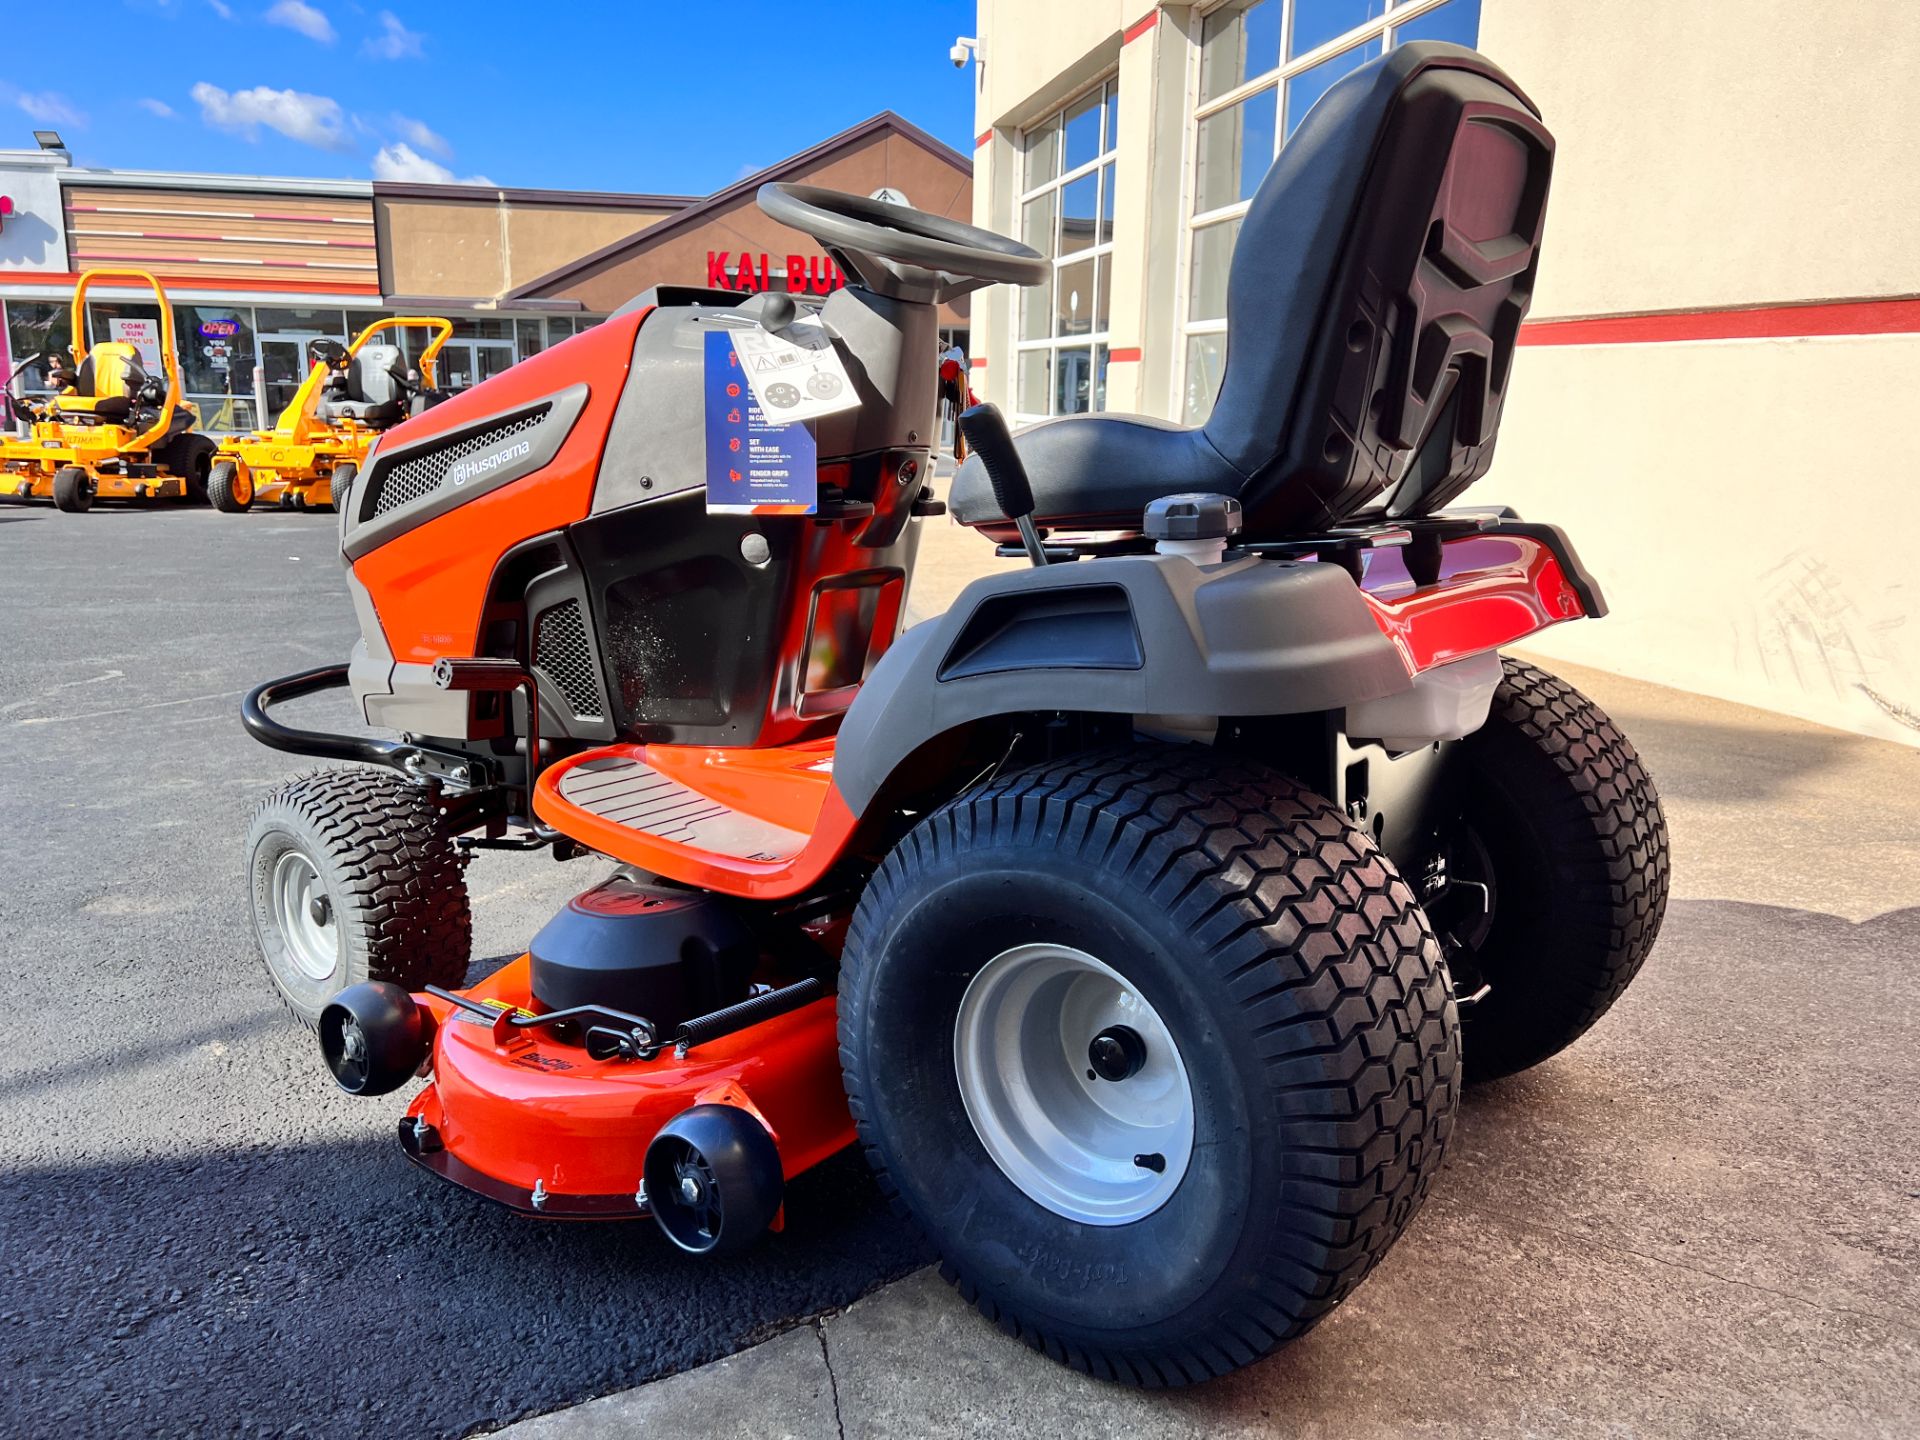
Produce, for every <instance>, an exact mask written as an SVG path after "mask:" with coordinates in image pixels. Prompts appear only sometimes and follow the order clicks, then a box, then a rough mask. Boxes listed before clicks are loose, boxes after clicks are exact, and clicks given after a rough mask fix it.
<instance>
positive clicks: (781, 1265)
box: [0, 506, 926, 1437]
mask: <svg viewBox="0 0 1920 1440" xmlns="http://www.w3.org/2000/svg"><path fill="white" fill-rule="evenodd" d="M0 615H4V616H6V617H7V621H6V631H5V637H4V639H3V640H0V836H4V838H5V849H4V856H3V858H0V942H3V943H4V946H5V959H6V967H7V970H8V972H9V974H8V980H7V984H6V992H7V995H6V1013H7V1017H8V1021H9V1023H8V1024H7V1027H6V1030H7V1033H6V1036H5V1039H4V1042H0V1434H4V1435H7V1436H10V1437H12V1436H18V1437H25V1436H38V1435H62V1436H78V1435H116V1436H119V1435H135V1434H165V1435H184V1434H248V1433H255V1432H260V1433H272V1434H276V1435H453V1434H460V1433H464V1432H466V1431H469V1430H471V1429H473V1428H475V1427H476V1426H482V1425H488V1426H490V1425H495V1424H499V1423H501V1422H503V1421H506V1420H509V1419H512V1418H513V1417H515V1416H519V1415H525V1414H529V1413H533V1412H538V1411H545V1410H551V1409H553V1408H555V1407H557V1406H561V1405H566V1404H569V1403H571V1402H574V1401H577V1400H581V1399H584V1398H586V1397H588V1396H591V1395H595V1394H600V1393H604V1392H606V1391H609V1390H614V1389H618V1388H621V1387H623V1386H630V1385H634V1384H638V1383H640V1382H642V1381H645V1380H648V1379H650V1378H652V1377H654V1376H658V1375H662V1374H666V1373H669V1372H672V1371H676V1370H680V1369H684V1368H685V1367H687V1366H690V1365H696V1364H699V1363H700V1362H702V1361H706V1360H710V1359H712V1358H714V1357H715V1356H718V1355H723V1354H726V1353H728V1352H730V1351H733V1350H736V1349H738V1348H739V1347H740V1346H741V1345H742V1344H744V1343H747V1342H749V1341H751V1340H752V1339H754V1338H755V1337H756V1336H758V1335H760V1334H762V1333H766V1332H768V1331H769V1330H770V1329H771V1328H772V1327H775V1326H777V1325H779V1324H781V1323H783V1322H785V1321H788V1320H790V1319H792V1318H793V1317H795V1316H804V1315H808V1314H811V1313H815V1312H818V1311H822V1310H826V1309H830V1308H833V1307H838V1306H843V1305H845V1304H846V1303H848V1302H849V1301H851V1300H853V1299H854V1298H855V1297H856V1296H858V1295H860V1294H861V1293H863V1292H865V1291H867V1290H869V1289H870V1288H872V1287H873V1286H875V1285H877V1284H879V1283H881V1282H882V1281H885V1280H887V1279H889V1278H892V1277H894V1276H897V1275H900V1274H902V1273H904V1272H906V1271H907V1270H910V1269H911V1268H913V1267H914V1266H915V1265H917V1264H920V1263H922V1262H923V1261H924V1259H925V1258H926V1257H925V1256H924V1254H923V1253H922V1252H921V1251H920V1250H919V1248H918V1247H917V1245H916V1243H915V1242H914V1241H913V1240H912V1239H911V1238H909V1236H908V1235H907V1233H906V1232H905V1230H904V1229H903V1228H902V1227H901V1226H900V1225H899V1224H898V1223H896V1222H895V1221H894V1220H893V1219H892V1218H891V1217H890V1216H889V1215H888V1214H887V1212H886V1210H885V1207H884V1205H883V1204H882V1202H881V1201H880V1199H879V1197H878V1195H877V1193H876V1192H875V1190H874V1189H873V1187H872V1185H871V1183H870V1182H869V1180H868V1179H867V1176H866V1172H865V1170H864V1168H863V1167H862V1166H861V1165H860V1163H859V1162H858V1160H857V1158H856V1157H854V1156H851V1155H845V1156H842V1157H840V1158H839V1159H838V1160H836V1161H834V1162H832V1163H830V1164H828V1165H827V1166H824V1167H822V1168H821V1169H820V1170H819V1171H816V1172H814V1173H813V1174H811V1175H808V1176H806V1177H803V1178H802V1179H800V1180H799V1181H797V1182H796V1183H795V1185H794V1186H793V1189H792V1190H791V1192H790V1201H791V1203H790V1205H789V1210H788V1214H789V1217H790V1223H789V1225H788V1228H787V1230H786V1232H785V1234H784V1235H783V1236H782V1237H781V1238H780V1241H779V1243H778V1244H769V1245H763V1246H760V1247H758V1248H756V1249H755V1250H754V1251H752V1252H751V1253H750V1254H748V1255H747V1256H745V1257H743V1258H741V1259H738V1260H735V1261H731V1262H719V1263H712V1262H701V1261H697V1260H694V1259H691V1258H689V1257H686V1256H683V1255H681V1254H680V1253H679V1252H677V1251H675V1250H673V1249H672V1248H671V1247H670V1246H668V1245H667V1244H666V1243H665V1241H664V1240H663V1238H662V1237H660V1236H659V1235H658V1234H657V1233H656V1231H655V1229H654V1227H653V1225H652V1224H651V1223H650V1222H638V1223H633V1224H626V1225H614V1226H590V1225H589V1226H578V1225H576V1226H568V1225H544V1224H538V1223H529V1222H525V1221H521V1220H517V1219H515V1218H512V1217H511V1216H509V1215H507V1214H506V1213H505V1212H503V1211H500V1210H498V1209H496V1208H494V1207H493V1206H492V1205H490V1204H488V1203H487V1202H485V1201H483V1200H479V1199H477V1198H475V1197H472V1196H469V1195H467V1194H465V1193H463V1192H461V1191H458V1190H456V1189H454V1188H453V1187H451V1186H449V1185H446V1184H445V1183H443V1182H441V1181H439V1180H437V1179H434V1178H433V1177H430V1176H427V1175H425V1174H423V1173H422V1172H420V1171H418V1170H416V1169H415V1168H414V1167H413V1166H412V1165H410V1164H409V1163H408V1162H407V1161H406V1159H405V1158H404V1157H403V1156H402V1155H401V1153H400V1150H399V1148H398V1146H397V1145H396V1144H395V1143H394V1141H393V1130H394V1123H395V1120H396V1119H397V1117H398V1116H399V1115H400V1114H401V1113H402V1111H403V1110H404V1108H405V1102H406V1099H407V1094H408V1093H409V1092H403V1093H401V1094H398V1095H390V1096H386V1097H383V1098H380V1099H377V1100H355V1099H351V1098H349V1097H347V1096H345V1095H342V1094H340V1093H339V1092H338V1091H336V1090H335V1088H334V1087H333V1084H332V1082H331V1080H330V1079H329V1078H328V1077H327V1075H326V1073H325V1071H324V1070H323V1069H322V1068H321V1066H320V1064H319V1060H318V1056H317V1052H316V1050H315V1048H314V1046H313V1042H312V1040H311V1039H310V1038H309V1037H308V1035H307V1034H306V1032H305V1031H303V1030H302V1029H300V1028H299V1027H298V1026H297V1025H296V1024H295V1023H294V1022H293V1021H292V1020H291V1019H289V1018H288V1016H287V1015H286V1014H285V1012H284V1011H283V1010H282V1009H281V1008H280V1004H279V1002H278V1000H277V999H276V998H275V995H274V993H273V991H272V989H271V988H270V986H269V983H268V981H267V979H266V977H265V975H264V973H263V972H262V970H261V964H260V960H259V958H258V956H257V954H256V952H255V948H254V940H253V936H252V930H251V926H250V922H249V920H248V918H247V915H246V908H245V893H244V887H243V881H242V855H241V843H242V839H243V836H244V833H245V830H246V825H247V819H248V816H249V813H250V811H251V808H252V806H253V804H254V802H255V801H256V800H257V799H258V798H259V797H260V796H261V795H262V794H264V793H265V792H266V791H267V790H269V789H270V788H272V786H273V785H274V784H275V783H276V782H277V781H279V780H280V779H281V778H283V777H285V776H287V775H290V774H293V773H296V772H298V771H299V770H301V769H304V768H307V765H308V763H309V762H303V761H301V760H300V759H299V757H295V756H289V755H282V754H279V753H276V752H274V751H270V750H267V749H264V748H262V747H261V746H259V745H257V744H255V743H254V742H253V741H252V740H250V739H249V738H248V737H247V735H246V734H245V732H244V731H243V730H242V729H241V726H240V721H239V711H238V707H239V703H240V699H241V696H242V694H243V693H244V692H245V691H246V690H247V689H248V688H249V687H251V686H252V685H253V684H255V683H257V682H258V681H260V680H262V679H265V678H268V677H270V676H273V675H278V674H285V673H288V672H290V671H294V670H299V669H304V668H307V667H309V666H313V665H318V664H325V663H329V662H332V661H337V660H341V659H344V658H345V656H346V653H347V648H348V646H349V645H350V643H351V642H352V640H353V638H354V633H355V632H354V625H353V619H352V615H351V613H350V610H349V608H348V603H347V599H346V595H345V591H344V587H343V580H342V575H341V572H340V570H339V568H338V559H337V550H336V548H335V541H334V520H333V517H332V516H330V515H301V514H294V513H283V512H265V513H259V512H256V513H253V514H249V515H243V516H224V515H217V514H215V513H213V512H212V511H209V510H198V509H184V508H182V509H159V508H156V509H151V510H126V509H112V508H109V507H106V506H101V507H98V508H96V509H95V510H94V511H93V512H92V513H90V514H87V515H78V516H75V515H61V514H57V513H55V512H54V511H53V510H51V509H50V508H48V507H44V506H43V507H38V508H31V509H29V508H23V507H17V506H5V507H0ZM292 713H293V714H294V715H295V716H296V717H304V718H305V719H306V721H307V722H309V723H312V724H317V725H333V726H346V725H349V724H350V718H349V714H348V706H347V704H346V702H344V701H343V700H340V699H334V698H329V697H315V698H314V699H313V700H311V701H307V702H303V703H302V706H301V707H299V708H297V709H294V710H293V711H292ZM597 865H598V862H594V861H590V860H583V861H575V862H571V863H569V864H567V865H559V864H556V863H555V862H554V861H553V860H551V859H550V858H548V857H547V856H546V855H544V854H541V855H534V856H525V855H483V856H481V857H480V858H478V859H477V860H476V861H475V862H474V864H473V866H472V868H471V870H470V871H469V874H468V880H469V884H470V886H471V889H472V892H473V895H474V897H475V905H474V908H475V955H476V957H478V964H480V965H482V966H487V965H491V964H493V963H497V962H498V960H499V959H501V958H503V957H505V956H508V955H511V954H517V953H518V952H519V951H520V950H521V949H523V948H524V946H525V944H526V942H527V940H528V939H529V938H530V937H531V936H532V934H533V932H534V931H535V930H536V929H537V928H538V927H539V926H540V924H541V923H543V922H544V921H545V920H546V919H547V918H548V917H549V916H550V915H551V914H552V913H553V912H554V910H555V909H556V908H558V906H559V905H560V904H561V903H563V901H564V900H565V898H566V897H567V896H568V895H570V894H572V893H574V892H575V891H576V890H578V889H582V888H584V887H585V886H587V885H588V884H590V883H592V882H593V881H594V880H595V879H597V878H599V876H600V874H601V873H603V869H602V868H596V867H597Z"/></svg>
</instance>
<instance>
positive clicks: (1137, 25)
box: [1120, 10, 1160, 45]
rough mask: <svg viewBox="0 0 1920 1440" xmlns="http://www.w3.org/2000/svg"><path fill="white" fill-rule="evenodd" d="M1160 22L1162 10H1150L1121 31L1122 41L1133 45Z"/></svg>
mask: <svg viewBox="0 0 1920 1440" xmlns="http://www.w3.org/2000/svg"><path fill="white" fill-rule="evenodd" d="M1159 23H1160V12H1159V11H1158V10H1149V11H1148V12H1147V13H1146V14H1144V15H1142V16H1141V17H1140V18H1139V19H1138V20H1136V21H1134V22H1133V24H1131V25H1129V26H1128V27H1127V28H1126V29H1125V30H1123V31H1121V32H1120V43H1121V44H1122V45H1131V44H1132V43H1133V42H1134V41H1136V40H1138V39H1139V38H1140V37H1141V36H1142V35H1144V34H1146V33H1147V32H1148V31H1149V30H1151V29H1153V27H1154V26H1156V25H1158V24H1159Z"/></svg>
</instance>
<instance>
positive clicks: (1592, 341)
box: [1520, 297, 1920, 345]
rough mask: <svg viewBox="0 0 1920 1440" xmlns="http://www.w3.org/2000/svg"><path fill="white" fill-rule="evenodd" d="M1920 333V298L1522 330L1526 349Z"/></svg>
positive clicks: (1615, 318) (1602, 319) (1545, 324)
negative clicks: (1539, 346) (1556, 346)
mask: <svg viewBox="0 0 1920 1440" xmlns="http://www.w3.org/2000/svg"><path fill="white" fill-rule="evenodd" d="M1914 333H1920V298H1911V297H1908V298H1901V299H1894V300H1835V301H1823V302H1816V303H1813V304H1796V305H1748V306H1739V307H1733V308H1729V309H1724V310H1671V311H1663V312H1661V313H1659V314H1651V315H1597V316H1593V317H1590V318H1588V319H1582V320H1538V321H1530V322H1529V323H1527V324H1525V325H1522V326H1521V327H1520V343H1521V344H1522V345H1662V344H1672V343H1674V342H1676V341H1684V340H1794V339H1801V338H1804V337H1807V336H1813V335H1907V334H1914Z"/></svg>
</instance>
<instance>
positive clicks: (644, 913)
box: [530, 875, 759, 1034]
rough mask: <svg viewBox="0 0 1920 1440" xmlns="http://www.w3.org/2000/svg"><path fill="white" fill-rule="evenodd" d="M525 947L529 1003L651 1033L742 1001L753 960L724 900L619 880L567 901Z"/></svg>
mask: <svg viewBox="0 0 1920 1440" xmlns="http://www.w3.org/2000/svg"><path fill="white" fill-rule="evenodd" d="M530 949H531V951H532V956H533V960H532V979H533V995H534V999H536V1000H538V1001H539V1002H540V1004H541V1005H543V1006H545V1007H546V1008H547V1009H549V1010H566V1009H571V1008H572V1007H574V1006H576V1005H601V1006H606V1007H608V1008H610V1009H614V1010H623V1011H625V1012H626V1013H628V1014H629V1015H638V1016H641V1017H642V1018H643V1019H646V1020H650V1021H652V1022H653V1026H654V1029H655V1030H656V1032H659V1033H661V1034H669V1033H672V1032H673V1031H674V1030H676V1029H678V1028H679V1026H680V1024H681V1022H682V1021H685V1020H687V1019H690V1018H691V1017H693V1016H695V1015H704V1014H706V1013H707V1012H709V1011H711V1010H717V1009H719V1008H721V1007H722V1006H725V1005H731V1004H733V1003H735V1002H736V1001H739V1000H742V999H744V998H745V997H746V994H747V984H748V979H749V977H750V976H751V975H752V973H753V968H754V965H755V964H756V962H757V961H758V958H759V947H758V946H757V945H756V943H755V941H754V938H753V934H752V932H751V931H750V930H749V929H748V927H747V925H746V922H745V921H743V920H742V919H741V918H740V917H739V916H738V915H737V914H736V913H735V912H734V911H733V910H732V909H731V908H730V906H729V905H728V902H727V901H726V900H724V899H722V898H720V897H718V896H714V895H707V894H702V893H700V892H698V891H692V890H672V889H666V888H664V887H653V886H647V885H642V884H640V883H639V882H638V881H636V880H633V879H630V878H628V877H627V876H625V875H615V876H613V877H612V878H611V879H609V880H606V881H604V882H602V883H601V884H599V885H596V886H594V887H593V889H591V890H587V891H584V892H582V893H581V894H579V895H576V896H574V897H573V899H571V900H569V901H568V902H567V908H566V909H564V910H562V911H561V912H560V913H559V914H558V915H556V916H554V917H553V919H551V920H549V921H548V922H547V923H546V925H545V926H544V927H543V928H542V929H541V931H540V933H539V934H538V935H536V936H534V939H533V944H532V946H531V947H530Z"/></svg>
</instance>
